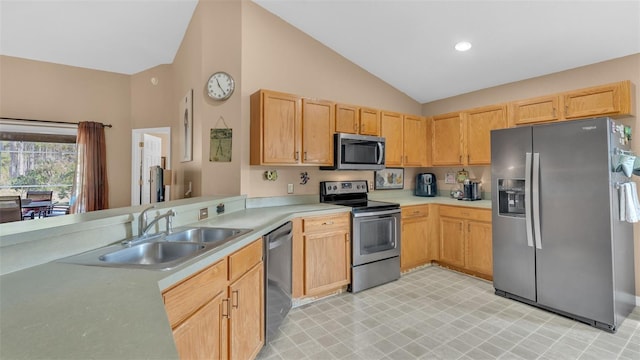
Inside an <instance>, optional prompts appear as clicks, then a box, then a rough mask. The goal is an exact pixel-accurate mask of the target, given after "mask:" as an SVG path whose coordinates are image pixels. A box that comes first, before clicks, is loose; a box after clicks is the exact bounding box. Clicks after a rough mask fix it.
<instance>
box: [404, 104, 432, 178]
mask: <svg viewBox="0 0 640 360" xmlns="http://www.w3.org/2000/svg"><path fill="white" fill-rule="evenodd" d="M403 119H404V121H403V127H404V129H403V132H404V141H403V146H404V164H403V165H404V166H405V167H412V166H413V167H421V166H428V165H429V164H428V161H427V155H428V147H427V144H428V137H427V119H426V118H424V117H422V116H414V115H404V118H403Z"/></svg>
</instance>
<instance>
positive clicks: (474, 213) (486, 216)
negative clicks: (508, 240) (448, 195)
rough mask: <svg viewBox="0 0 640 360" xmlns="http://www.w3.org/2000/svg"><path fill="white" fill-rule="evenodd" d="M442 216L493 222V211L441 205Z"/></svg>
mask: <svg viewBox="0 0 640 360" xmlns="http://www.w3.org/2000/svg"><path fill="white" fill-rule="evenodd" d="M440 216H446V217H454V218H461V219H468V220H478V221H487V222H491V210H489V209H471V208H468V207H462V206H443V205H440Z"/></svg>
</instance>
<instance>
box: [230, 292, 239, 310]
mask: <svg viewBox="0 0 640 360" xmlns="http://www.w3.org/2000/svg"><path fill="white" fill-rule="evenodd" d="M239 294H240V293H239V292H238V290H234V291H233V292H231V307H232V308H234V309H237V308H238V301H240V300H239V298H240V295H239ZM234 299H235V301H233V300H234Z"/></svg>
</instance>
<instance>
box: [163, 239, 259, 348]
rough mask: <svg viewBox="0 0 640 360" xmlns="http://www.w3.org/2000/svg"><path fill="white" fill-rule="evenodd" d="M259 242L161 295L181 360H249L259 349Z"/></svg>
mask: <svg viewBox="0 0 640 360" xmlns="http://www.w3.org/2000/svg"><path fill="white" fill-rule="evenodd" d="M263 274H264V270H263V262H262V239H258V240H256V241H254V242H253V243H251V244H249V245H247V246H246V247H244V248H242V249H240V250H238V251H237V252H235V253H233V254H231V255H229V256H228V257H226V258H224V259H222V260H220V261H219V262H217V263H215V264H213V265H211V266H210V267H208V268H206V269H204V270H202V271H200V272H199V273H197V274H195V275H193V276H191V277H189V278H188V279H186V280H184V281H182V282H180V283H178V284H176V285H174V286H172V287H171V288H169V289H167V290H165V291H164V292H163V299H164V303H165V308H166V311H167V317H168V318H169V322H170V323H171V327H172V329H173V336H174V341H175V343H176V348H177V350H178V354H179V356H180V358H181V359H194V358H198V359H203V358H207V359H226V358H229V359H253V358H255V357H256V356H257V354H258V352H259V351H260V349H261V348H262V346H263V345H264V327H263V324H264V275H263Z"/></svg>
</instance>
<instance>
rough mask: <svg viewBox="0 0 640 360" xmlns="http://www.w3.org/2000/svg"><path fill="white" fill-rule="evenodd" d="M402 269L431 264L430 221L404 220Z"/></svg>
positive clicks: (426, 219) (401, 255)
mask: <svg viewBox="0 0 640 360" xmlns="http://www.w3.org/2000/svg"><path fill="white" fill-rule="evenodd" d="M400 251H401V253H400V269H401V270H402V271H406V270H409V269H411V268H414V267H416V266H420V265H424V264H426V263H428V262H429V260H431V259H430V256H429V219H428V218H426V217H419V218H412V219H406V220H405V219H402V245H401V246H400Z"/></svg>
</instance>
